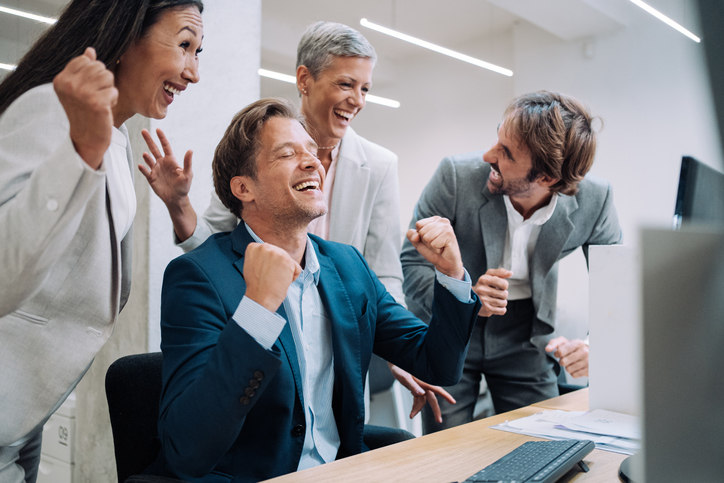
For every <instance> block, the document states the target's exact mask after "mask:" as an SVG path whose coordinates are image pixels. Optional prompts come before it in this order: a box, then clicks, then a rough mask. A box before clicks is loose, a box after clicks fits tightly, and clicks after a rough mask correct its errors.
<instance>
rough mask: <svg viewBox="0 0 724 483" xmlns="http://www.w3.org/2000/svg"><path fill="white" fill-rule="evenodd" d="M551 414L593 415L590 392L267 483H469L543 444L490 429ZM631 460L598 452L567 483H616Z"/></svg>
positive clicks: (569, 395)
mask: <svg viewBox="0 0 724 483" xmlns="http://www.w3.org/2000/svg"><path fill="white" fill-rule="evenodd" d="M546 409H565V410H568V411H584V410H587V409H588V389H581V390H579V391H575V392H572V393H569V394H566V395H564V396H559V397H556V398H553V399H548V400H546V401H541V402H539V403H536V404H533V405H531V406H527V407H525V408H521V409H517V410H515V411H510V412H507V413H503V414H498V415H496V416H492V417H490V418H486V419H482V420H480V421H474V422H472V423H468V424H465V425H462V426H458V427H456V428H451V429H448V430H445V431H440V432H438V433H433V434H428V435H426V436H422V437H420V438H415V439H413V440H410V441H404V442H402V443H397V444H394V445H391V446H387V447H385V448H380V449H376V450H374V451H368V452H366V453H362V454H359V455H356V456H351V457H349V458H344V459H341V460H337V461H334V462H332V463H328V464H326V465H322V466H318V467H316V468H310V469H308V470H304V471H299V472H296V473H290V474H288V475H284V476H280V477H278V478H274V479H272V480H267V481H269V482H275V483H284V482H315V483H316V482H335V483H337V482H344V483H353V482H383V481H384V482H387V481H394V482H404V481H416V482H419V481H424V482H440V483H445V482H454V481H463V480H465V478H467V477H468V476H470V475H472V474H474V473H475V472H477V471H479V470H480V469H482V468H483V467H484V466H486V465H488V464H490V463H492V462H493V461H495V460H497V459H498V458H500V457H501V456H503V455H505V454H506V453H508V452H509V451H511V450H513V449H514V448H516V447H517V446H519V445H520V444H522V443H524V442H526V441H532V440H538V439H539V438H532V437H530V436H525V435H521V434H515V433H508V432H505V431H498V430H496V429H490V426H495V425H496V424H499V423H502V422H504V421H506V420H512V419H518V418H522V417H525V416H530V415H532V414H536V413H539V412H541V411H543V410H546ZM625 458H626V456H625V455H622V454H618V453H611V452H608V451H601V450H597V449H596V450H593V452H592V453H591V454H589V455H588V456H587V457H586V458H585V459H584V461H585V462H586V463H587V464H588V466H589V467H590V469H591V471H589V472H588V473H582V472H581V471H579V470H578V469H577V468H576V469H575V470H573V471H571V472H569V473H568V474H567V475H566V476H565V477H564V478H563V479H562V480H561V481H577V482H605V483H611V482H616V481H618V466H619V464H620V463H621V461H623V460H624V459H625Z"/></svg>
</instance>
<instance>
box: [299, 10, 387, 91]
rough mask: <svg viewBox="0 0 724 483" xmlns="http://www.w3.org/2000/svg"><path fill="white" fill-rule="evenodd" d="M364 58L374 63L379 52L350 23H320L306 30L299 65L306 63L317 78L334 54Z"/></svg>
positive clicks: (302, 39)
mask: <svg viewBox="0 0 724 483" xmlns="http://www.w3.org/2000/svg"><path fill="white" fill-rule="evenodd" d="M334 56H337V57H363V58H366V59H370V60H371V61H372V65H374V64H375V62H376V61H377V53H376V52H375V49H374V47H372V45H371V44H370V43H369V42H368V41H367V39H366V38H365V37H364V35H362V34H361V33H359V32H358V31H356V30H355V29H353V28H352V27H349V26H347V25H344V24H341V23H336V22H324V21H319V22H316V23H314V24H312V25H310V26H309V27H307V30H305V31H304V33H303V34H302V38H301V39H300V40H299V45H298V46H297V67H299V66H300V65H304V66H306V67H307V69H309V73H310V74H312V77H313V78H315V79H316V78H317V75H319V73H320V72H322V71H323V70H324V69H326V68H327V67H329V64H331V63H332V57H334Z"/></svg>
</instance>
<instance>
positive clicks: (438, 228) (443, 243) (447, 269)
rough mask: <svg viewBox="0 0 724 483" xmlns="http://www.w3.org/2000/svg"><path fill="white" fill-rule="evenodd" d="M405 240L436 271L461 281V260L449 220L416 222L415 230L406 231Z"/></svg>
mask: <svg viewBox="0 0 724 483" xmlns="http://www.w3.org/2000/svg"><path fill="white" fill-rule="evenodd" d="M407 239H408V240H410V243H412V246H414V247H415V250H417V251H418V252H419V253H420V255H422V256H423V257H425V259H426V260H427V261H428V262H430V263H432V264H433V265H435V268H436V269H437V270H438V271H440V272H442V273H444V274H445V275H447V276H448V277H452V278H456V279H458V280H462V279H463V277H464V275H465V270H464V269H463V259H462V257H461V256H460V248H459V247H458V240H457V238H456V237H455V232H454V231H453V228H452V225H451V224H450V220H448V219H447V218H442V217H440V216H431V217H430V218H424V219H422V220H418V221H417V223H415V229H412V228H411V229H409V230H408V231H407Z"/></svg>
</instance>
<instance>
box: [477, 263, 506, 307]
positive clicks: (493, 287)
mask: <svg viewBox="0 0 724 483" xmlns="http://www.w3.org/2000/svg"><path fill="white" fill-rule="evenodd" d="M512 275H513V272H511V271H510V270H506V269H504V268H489V269H488V271H487V272H485V274H483V275H481V276H480V278H478V281H477V282H475V285H473V291H474V292H475V293H476V294H477V295H478V298H480V302H481V304H482V306H481V307H480V311H479V312H478V315H479V316H481V317H490V316H491V315H503V314H505V312H506V311H507V310H508V309H507V306H508V281H507V280H506V279H507V278H510V277H511V276H512Z"/></svg>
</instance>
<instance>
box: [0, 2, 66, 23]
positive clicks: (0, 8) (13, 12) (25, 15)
mask: <svg viewBox="0 0 724 483" xmlns="http://www.w3.org/2000/svg"><path fill="white" fill-rule="evenodd" d="M0 12H2V13H9V14H10V15H17V16H18V17H23V18H29V19H30V20H35V21H36V22H43V23H47V24H51V25H52V24H54V23H55V22H57V19H54V18H50V17H43V16H42V15H36V14H34V13H30V12H25V11H23V10H16V9H14V8H8V7H3V6H2V5H0Z"/></svg>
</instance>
